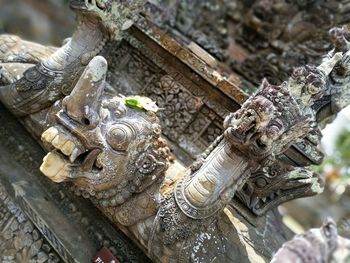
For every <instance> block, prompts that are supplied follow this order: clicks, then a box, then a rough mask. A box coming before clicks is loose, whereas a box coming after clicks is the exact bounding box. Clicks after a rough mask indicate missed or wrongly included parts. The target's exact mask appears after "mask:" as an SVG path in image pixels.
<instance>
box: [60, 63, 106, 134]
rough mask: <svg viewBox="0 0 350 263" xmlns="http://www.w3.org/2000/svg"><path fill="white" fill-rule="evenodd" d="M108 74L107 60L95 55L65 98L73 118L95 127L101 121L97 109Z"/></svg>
mask: <svg viewBox="0 0 350 263" xmlns="http://www.w3.org/2000/svg"><path fill="white" fill-rule="evenodd" d="M106 74H107V61H106V59H105V58H104V57H102V56H96V57H94V58H93V59H92V60H91V61H90V63H89V64H88V65H87V67H86V68H85V70H84V72H83V74H82V75H81V77H80V79H79V80H78V82H77V84H76V85H75V87H74V89H73V90H72V92H71V94H70V95H69V96H67V97H66V98H64V99H63V102H62V105H63V109H64V110H65V112H66V113H67V114H68V115H69V117H70V118H72V119H73V120H75V121H77V122H79V123H81V124H84V125H87V126H88V127H91V128H95V127H96V126H97V124H98V122H99V117H98V113H97V109H98V106H99V103H100V102H99V99H100V97H101V94H102V92H103V89H104V85H105V79H106Z"/></svg>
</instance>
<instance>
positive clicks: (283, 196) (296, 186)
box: [248, 174, 318, 216]
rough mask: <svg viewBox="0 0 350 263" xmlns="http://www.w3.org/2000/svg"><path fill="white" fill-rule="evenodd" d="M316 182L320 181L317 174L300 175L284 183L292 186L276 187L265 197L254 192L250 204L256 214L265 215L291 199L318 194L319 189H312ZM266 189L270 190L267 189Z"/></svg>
mask: <svg viewBox="0 0 350 263" xmlns="http://www.w3.org/2000/svg"><path fill="white" fill-rule="evenodd" d="M315 182H318V178H317V176H316V175H315V174H314V175H313V176H312V177H299V178H295V179H291V180H288V182H287V183H284V184H282V185H290V188H285V189H283V187H276V189H275V190H274V191H272V192H271V193H270V194H269V195H268V196H263V197H262V196H259V194H253V195H252V196H251V198H250V203H249V205H248V206H249V208H250V210H251V211H253V212H254V214H256V215H259V216H260V215H263V214H264V213H265V212H267V211H269V210H270V209H272V208H274V207H277V206H278V205H280V204H282V203H284V202H287V201H289V200H292V199H295V198H301V197H306V196H312V195H314V194H316V193H317V191H316V192H315V191H313V190H312V186H313V185H314V183H315ZM264 191H269V190H268V189H265V190H264Z"/></svg>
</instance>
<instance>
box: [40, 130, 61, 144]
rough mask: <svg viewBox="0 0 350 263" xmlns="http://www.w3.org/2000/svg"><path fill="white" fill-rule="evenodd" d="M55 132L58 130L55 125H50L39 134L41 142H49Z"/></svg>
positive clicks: (54, 135)
mask: <svg viewBox="0 0 350 263" xmlns="http://www.w3.org/2000/svg"><path fill="white" fill-rule="evenodd" d="M57 134H58V130H57V129H56V128H55V127H51V128H49V129H47V130H46V131H44V132H43V134H42V135H41V140H42V141H43V142H48V143H51V142H52V140H53V139H54V138H55V137H56V135H57Z"/></svg>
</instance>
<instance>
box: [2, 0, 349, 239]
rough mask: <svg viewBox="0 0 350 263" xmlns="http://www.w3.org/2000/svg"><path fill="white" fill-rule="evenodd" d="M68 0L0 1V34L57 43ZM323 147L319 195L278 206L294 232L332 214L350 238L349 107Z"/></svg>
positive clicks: (67, 17)
mask: <svg viewBox="0 0 350 263" xmlns="http://www.w3.org/2000/svg"><path fill="white" fill-rule="evenodd" d="M67 2H68V0H0V33H9V34H16V35H19V36H21V37H22V38H24V39H28V40H32V41H35V42H38V43H42V44H47V45H55V46H60V45H61V43H62V41H63V40H64V39H65V38H67V37H70V36H71V34H72V32H73V30H74V28H75V17H74V14H73V12H72V11H71V10H70V9H69V7H68V4H67ZM323 133H324V140H323V148H325V150H326V152H327V153H328V155H327V156H326V158H325V161H324V163H323V164H322V165H321V166H318V167H314V168H313V169H314V170H315V171H317V172H319V173H321V174H323V175H324V177H325V180H326V187H325V191H324V193H323V194H321V195H318V196H314V197H310V198H303V199H299V200H295V201H292V202H289V203H287V204H285V205H283V206H281V207H280V211H281V213H282V214H283V215H284V218H285V222H286V223H287V224H288V226H289V227H291V228H292V230H294V231H295V232H301V231H303V230H304V229H308V228H312V227H319V226H320V225H321V224H322V221H323V220H324V219H325V218H326V217H328V216H332V217H333V218H334V219H335V220H336V221H338V225H339V226H340V231H341V233H342V234H343V235H346V236H347V237H350V220H349V219H350V108H348V109H347V110H344V111H343V112H342V113H341V114H339V116H338V117H337V118H336V119H335V121H334V122H333V124H331V125H327V127H326V128H325V129H324V132H323Z"/></svg>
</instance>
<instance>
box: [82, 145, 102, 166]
mask: <svg viewBox="0 0 350 263" xmlns="http://www.w3.org/2000/svg"><path fill="white" fill-rule="evenodd" d="M100 153H101V150H100V149H97V148H96V149H93V150H92V151H91V152H89V154H88V155H87V156H86V158H85V160H84V161H83V164H82V166H81V168H82V170H83V171H91V169H92V166H93V165H94V162H95V161H96V158H97V156H98V155H99V154H100Z"/></svg>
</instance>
